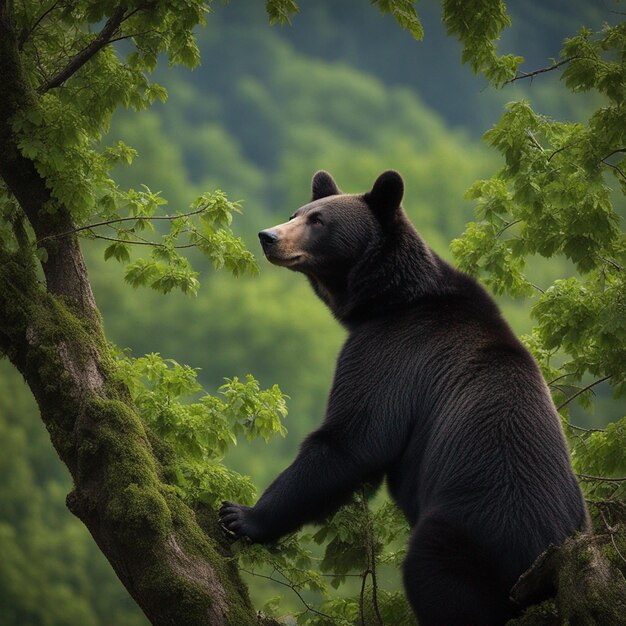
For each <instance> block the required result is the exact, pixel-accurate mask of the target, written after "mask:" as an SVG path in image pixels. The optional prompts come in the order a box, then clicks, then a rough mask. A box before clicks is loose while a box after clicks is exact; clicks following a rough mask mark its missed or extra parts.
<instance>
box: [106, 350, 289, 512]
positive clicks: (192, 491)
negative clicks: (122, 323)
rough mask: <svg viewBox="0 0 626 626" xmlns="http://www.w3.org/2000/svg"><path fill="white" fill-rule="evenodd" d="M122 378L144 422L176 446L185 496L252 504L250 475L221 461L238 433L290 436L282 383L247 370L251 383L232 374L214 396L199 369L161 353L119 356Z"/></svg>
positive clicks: (177, 475) (177, 477) (175, 471)
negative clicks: (265, 382)
mask: <svg viewBox="0 0 626 626" xmlns="http://www.w3.org/2000/svg"><path fill="white" fill-rule="evenodd" d="M117 376H118V377H119V378H120V380H122V381H124V383H125V384H126V386H127V387H128V389H129V391H130V393H131V396H132V399H133V401H134V402H135V404H136V405H137V408H138V410H139V412H140V414H141V416H142V418H143V419H144V421H145V422H146V424H147V425H148V426H149V427H150V428H151V429H152V431H153V432H154V433H156V434H157V435H158V436H159V437H160V438H161V439H163V440H164V441H166V442H167V443H169V444H170V446H171V447H172V448H173V450H174V453H175V462H174V465H173V467H172V468H170V469H171V473H172V476H171V479H172V481H173V483H174V485H175V486H176V487H177V489H178V491H179V493H180V494H181V496H182V497H184V498H185V499H186V500H187V501H190V502H197V501H202V502H207V503H209V504H211V505H214V506H215V505H218V504H219V503H221V502H222V501H223V500H235V501H238V502H244V503H248V504H250V503H251V502H252V499H253V497H254V493H255V491H254V487H253V485H252V482H251V480H250V478H249V477H247V476H241V475H240V474H237V473H236V472H234V471H232V470H230V469H228V468H227V467H226V466H225V465H224V464H223V463H222V460H223V457H224V454H225V453H226V452H227V451H228V449H229V448H230V447H231V446H233V445H236V444H237V437H238V436H242V435H243V436H245V437H246V438H247V439H248V440H252V439H255V438H257V437H260V438H262V439H263V440H264V441H268V440H269V439H270V438H271V437H272V436H274V435H275V434H279V435H281V436H284V435H285V434H286V430H285V428H284V426H283V425H282V420H283V419H284V418H285V417H286V415H287V405H286V401H285V400H286V399H285V396H284V395H283V394H282V393H281V391H280V389H279V388H278V386H276V385H274V386H273V387H271V388H269V389H264V390H262V389H261V388H260V386H259V383H258V382H257V381H256V380H255V379H254V378H253V377H252V376H251V375H248V376H247V377H246V380H245V382H244V381H240V380H239V379H238V378H237V377H234V378H232V379H226V383H225V384H224V385H222V386H221V387H220V388H219V395H210V394H207V393H205V392H204V391H203V390H202V387H201V385H200V384H199V383H198V380H197V377H198V370H196V369H192V368H190V367H188V366H186V365H180V364H178V363H177V362H176V361H174V360H172V359H163V358H162V357H161V356H160V355H159V354H157V353H153V354H148V355H146V356H144V357H141V358H138V359H132V358H129V357H122V358H120V359H119V361H118V367H117Z"/></svg>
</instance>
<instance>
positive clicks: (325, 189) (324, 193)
mask: <svg viewBox="0 0 626 626" xmlns="http://www.w3.org/2000/svg"><path fill="white" fill-rule="evenodd" d="M340 193H341V191H340V189H339V187H337V183H336V182H335V181H334V180H333V177H332V176H331V175H330V174H329V173H328V172H325V171H324V170H320V171H319V172H317V173H316V174H315V176H313V180H312V181H311V202H313V201H314V200H319V199H320V198H326V197H328V196H336V195H337V194H340Z"/></svg>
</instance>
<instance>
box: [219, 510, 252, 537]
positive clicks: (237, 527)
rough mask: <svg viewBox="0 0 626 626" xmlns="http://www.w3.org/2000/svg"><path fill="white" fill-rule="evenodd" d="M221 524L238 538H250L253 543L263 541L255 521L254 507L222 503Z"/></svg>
mask: <svg viewBox="0 0 626 626" xmlns="http://www.w3.org/2000/svg"><path fill="white" fill-rule="evenodd" d="M219 516H220V523H221V524H222V526H223V527H224V528H225V529H226V530H228V531H229V532H231V533H233V534H234V535H237V536H238V537H248V538H249V539H250V540H251V541H257V542H258V541H262V535H261V532H260V530H261V529H260V528H259V527H258V524H256V523H255V522H254V521H253V516H254V512H253V509H252V507H249V506H244V505H243V504H237V503H236V502H222V506H221V508H220V511H219Z"/></svg>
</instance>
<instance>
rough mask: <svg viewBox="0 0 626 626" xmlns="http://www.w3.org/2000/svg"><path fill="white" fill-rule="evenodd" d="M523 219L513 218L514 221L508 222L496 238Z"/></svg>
mask: <svg viewBox="0 0 626 626" xmlns="http://www.w3.org/2000/svg"><path fill="white" fill-rule="evenodd" d="M521 221H522V220H513V221H512V222H507V224H506V226H503V227H502V228H501V229H500V230H499V231H498V232H497V233H496V239H497V238H498V237H499V236H500V235H501V234H502V233H503V232H504V231H505V230H507V229H508V228H511V226H515V224H519V223H520V222H521Z"/></svg>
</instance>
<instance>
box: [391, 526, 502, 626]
mask: <svg viewBox="0 0 626 626" xmlns="http://www.w3.org/2000/svg"><path fill="white" fill-rule="evenodd" d="M403 569H404V587H405V589H406V594H407V597H408V599H409V602H410V604H411V607H412V608H413V611H414V612H415V614H416V616H417V618H418V620H419V624H420V626H503V625H504V624H505V623H506V621H507V620H508V619H510V618H511V617H512V611H511V607H510V603H509V599H508V595H509V594H508V591H509V588H510V584H508V583H507V581H504V580H501V579H500V578H499V577H498V576H497V574H496V572H495V571H494V568H493V566H492V565H491V564H490V563H488V561H487V559H486V558H485V557H484V555H482V554H481V553H480V551H479V550H478V547H477V546H476V545H475V544H473V543H472V542H471V541H470V540H469V538H468V537H467V536H466V535H465V534H464V533H463V532H461V531H458V530H457V529H455V528H453V527H452V526H451V525H450V524H448V523H447V522H446V521H444V520H442V519H440V518H435V517H428V518H426V519H423V520H422V521H421V522H420V523H419V524H418V525H417V527H416V530H415V532H414V534H413V536H412V538H411V542H410V545H409V550H408V554H407V557H406V560H405V562H404V568H403Z"/></svg>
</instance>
